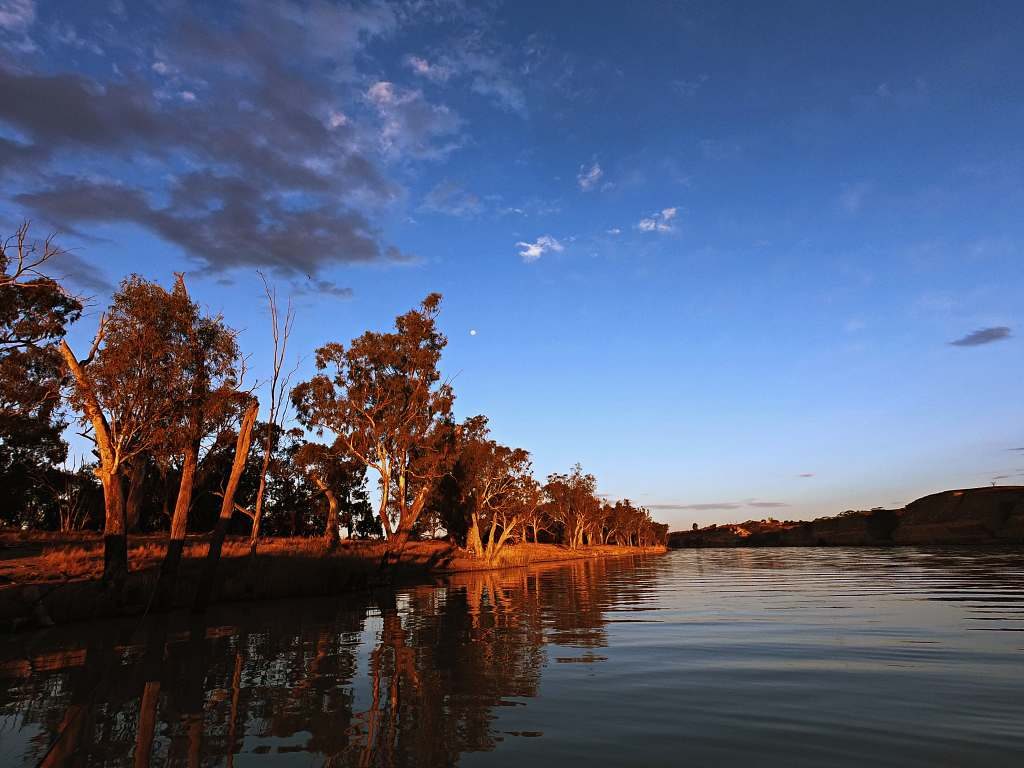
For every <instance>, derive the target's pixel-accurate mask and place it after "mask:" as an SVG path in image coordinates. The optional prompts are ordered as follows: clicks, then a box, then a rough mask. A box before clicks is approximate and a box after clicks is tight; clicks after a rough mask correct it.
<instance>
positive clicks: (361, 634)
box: [0, 549, 1024, 768]
mask: <svg viewBox="0 0 1024 768" xmlns="http://www.w3.org/2000/svg"><path fill="white" fill-rule="evenodd" d="M0 662H2V667H0V674H2V675H3V678H4V679H3V680H2V682H0V687H2V689H3V690H2V691H0V765H3V766H19V765H36V764H38V763H40V762H41V761H44V760H49V763H48V764H51V765H63V764H87V765H101V764H104V765H160V766H163V765H204V766H205V765H232V764H234V765H257V766H278V765H282V766H283V765H338V766H340V765H361V766H374V765H387V766H390V765H417V766H442V765H451V764H454V763H458V764H460V765H469V766H476V765H479V766H496V765H510V766H511V765H515V766H522V765H528V766H531V768H535V767H537V766H546V765H552V766H555V765H559V766H566V765H576V764H582V763H584V762H586V763H587V764H589V765H638V766H657V765H664V766H670V765H671V766H679V765H695V766H712V765H713V766H721V765H759V766H763V765H779V766H798V765H807V766H827V765H844V766H846V765H849V766H862V765H892V766H913V765H921V766H936V765H956V766H965V765H978V766H997V765H1006V766H1020V765H1024V552H1022V551H1020V550H1017V551H1012V550H972V549H946V550H940V549H922V550H912V549H904V550H872V549H814V550H812V549H775V550H703V551H701V550H690V551H679V552H674V553H671V554H669V555H666V556H664V557H648V558H621V559H616V560H610V561H604V562H585V563H576V564H572V565H563V566H555V567H548V568H540V569H536V570H530V571H518V572H503V573H498V574H488V575H476V576H472V577H459V578H454V579H452V580H451V581H450V582H448V583H445V584H441V585H438V586H431V587H420V588H414V589H408V590H400V591H398V592H396V593H382V594H377V595H373V596H366V597H360V598H356V599H353V598H346V599H344V600H316V601H293V602H280V603H260V604H248V605H241V606H229V607H219V608H217V609H215V610H212V611H211V613H210V614H209V615H208V617H207V618H206V620H205V622H204V623H203V624H201V625H198V624H194V623H193V624H190V623H189V618H188V617H185V616H175V617H171V618H170V619H169V620H166V619H165V620H163V621H162V622H161V620H160V619H155V620H151V621H147V622H145V623H143V624H141V625H140V624H139V623H138V622H137V621H135V622H121V623H107V624H101V625H95V626H90V627H85V626H80V627H64V628H58V629H55V630H51V631H47V632H45V633H35V634H23V635H17V636H13V637H9V638H6V639H4V640H3V641H2V642H0Z"/></svg>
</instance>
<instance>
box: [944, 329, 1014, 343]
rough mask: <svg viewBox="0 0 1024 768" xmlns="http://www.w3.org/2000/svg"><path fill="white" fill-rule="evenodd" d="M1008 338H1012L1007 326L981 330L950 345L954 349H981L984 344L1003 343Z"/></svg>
mask: <svg viewBox="0 0 1024 768" xmlns="http://www.w3.org/2000/svg"><path fill="white" fill-rule="evenodd" d="M1008 338H1010V329H1009V328H1007V327H1006V326H1005V325H998V326H993V327H992V328H979V329H978V330H976V331H973V332H972V333H968V334H967V335H966V336H964V337H963V338H960V339H956V340H955V341H951V342H949V343H950V345H951V346H954V347H980V346H981V345H982V344H991V343H992V342H993V341H1002V340H1003V339H1008Z"/></svg>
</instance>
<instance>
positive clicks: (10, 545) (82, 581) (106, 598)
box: [0, 533, 667, 630]
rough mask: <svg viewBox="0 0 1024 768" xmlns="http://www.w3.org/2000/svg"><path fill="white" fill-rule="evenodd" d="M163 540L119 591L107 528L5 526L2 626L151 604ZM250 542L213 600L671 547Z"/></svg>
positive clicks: (102, 615)
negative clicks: (103, 573) (109, 583)
mask: <svg viewBox="0 0 1024 768" xmlns="http://www.w3.org/2000/svg"><path fill="white" fill-rule="evenodd" d="M166 542H167V536H166V534H162V535H161V534H156V535H143V536H138V537H132V539H131V541H130V546H131V550H132V552H131V557H132V560H131V561H132V563H133V564H137V569H135V570H133V571H132V573H131V574H130V576H129V579H128V582H127V584H126V585H125V588H124V591H123V593H122V594H121V596H120V599H118V600H114V599H113V598H112V597H111V596H110V595H109V594H108V593H106V592H104V591H103V590H102V589H101V585H100V580H99V577H100V570H101V568H102V557H103V554H102V552H103V539H102V537H101V536H99V535H89V534H85V535H77V536H61V535H55V534H41V535H40V534H33V533H27V534H22V533H7V534H0V582H2V583H0V626H5V627H6V628H7V629H9V630H15V629H22V628H33V627H45V626H50V625H53V624H67V623H71V622H76V621H89V620H93V619H107V618H117V617H125V616H136V615H142V614H144V613H146V612H147V608H148V606H149V603H150V600H151V597H152V593H153V589H154V586H155V583H156V577H157V573H158V570H159V563H160V562H161V560H162V559H163V556H164V551H165V547H166ZM248 547H249V543H248V537H247V536H246V537H230V538H229V539H228V541H227V542H226V544H225V549H224V553H223V556H222V561H221V568H222V577H221V581H220V584H219V585H218V588H217V592H216V595H215V596H214V599H213V601H212V602H214V603H224V602H237V601H247V600H253V601H258V600H267V599H280V598H289V597H294V598H302V597H318V596H330V595H341V594H345V593H350V592H356V591H360V590H366V589H374V588H385V587H390V586H412V585H415V584H420V583H424V582H427V581H430V580H432V579H435V578H438V577H444V576H448V575H451V574H457V573H470V572H476V571H495V570H505V569H509V568H523V567H528V566H531V565H537V564H542V563H563V562H573V561H577V560H592V559H596V558H607V557H622V556H626V555H639V554H644V555H646V554H663V553H665V552H666V551H667V548H666V547H664V546H655V547H626V546H612V545H594V546H586V547H581V548H579V549H575V550H574V549H570V548H569V547H567V546H565V545H562V544H536V543H521V544H518V545H511V546H507V547H505V549H504V550H503V551H502V553H501V557H500V559H499V561H498V562H496V563H489V562H487V561H485V560H481V559H478V558H474V557H472V556H471V555H469V554H468V553H467V552H465V551H464V550H461V549H459V548H457V547H454V546H453V545H451V544H448V543H447V542H441V541H415V542H410V543H409V544H407V545H406V546H405V548H404V550H403V551H402V552H401V554H400V556H399V557H398V558H397V559H396V558H395V555H394V554H393V553H392V554H391V555H388V554H387V549H386V547H385V545H384V544H383V543H382V542H380V541H345V542H342V543H341V544H339V545H338V546H337V547H335V548H334V549H333V550H326V549H325V548H324V545H323V543H322V542H321V541H320V540H319V539H304V540H299V541H297V540H295V539H292V538H282V539H266V540H261V542H260V547H259V553H258V555H257V558H256V561H255V563H253V562H252V561H251V560H250V559H249V557H248ZM206 549H207V537H206V536H205V535H197V536H190V537H189V538H188V540H187V543H186V547H185V552H184V559H183V561H182V571H181V576H180V578H179V584H178V588H177V592H176V596H175V600H174V607H175V609H187V608H188V607H189V606H191V603H192V596H193V594H194V592H195V589H196V584H197V581H198V576H199V565H200V563H201V562H202V559H203V558H204V557H205V555H206ZM385 561H386V565H385ZM54 574H56V575H54Z"/></svg>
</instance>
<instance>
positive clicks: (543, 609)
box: [0, 561, 637, 766]
mask: <svg viewBox="0 0 1024 768" xmlns="http://www.w3.org/2000/svg"><path fill="white" fill-rule="evenodd" d="M630 565H631V563H628V562H624V561H618V562H616V563H615V564H614V565H613V566H611V567H613V568H615V569H616V570H620V571H621V570H622V569H625V568H629V567H630ZM608 568H609V564H608V563H607V562H600V561H587V562H580V563H575V564H572V565H568V566H566V565H561V566H551V567H548V568H537V569H532V570H529V571H525V570H518V571H505V572H486V573H478V574H467V575H461V576H458V577H454V578H452V579H451V580H450V581H449V582H447V583H445V584H442V585H437V586H424V587H419V588H413V589H409V590H401V591H397V592H392V591H388V592H381V593H379V594H373V595H365V596H360V597H348V598H345V599H342V600H333V601H332V600H316V601H295V602H274V603H261V604H246V605H239V606H233V607H220V608H218V609H216V610H213V611H211V612H210V613H209V614H208V617H207V618H206V619H205V620H204V621H202V623H197V622H196V621H195V620H193V619H191V618H190V617H185V616H171V617H167V616H154V617H149V618H147V619H145V620H144V621H143V622H142V623H141V624H140V623H133V622H127V621H125V622H108V623H102V624H96V625H91V626H76V627H65V628H58V629H55V630H52V631H48V632H46V633H40V634H35V635H26V636H19V637H14V638H10V639H9V640H8V641H7V643H6V644H5V646H4V647H3V648H2V652H3V658H6V659H7V661H6V662H5V663H4V666H3V672H4V673H5V675H6V676H7V677H8V678H9V682H10V686H9V688H8V690H7V691H6V692H5V693H4V694H0V703H2V713H3V716H4V719H5V723H6V728H5V730H4V731H3V734H2V736H0V738H2V741H3V752H2V755H3V757H4V758H5V759H6V762H5V764H11V765H15V764H23V765H30V764H43V765H93V764H101V763H102V764H109V765H129V764H131V765H134V766H148V765H188V766H198V765H207V764H226V765H232V764H233V762H234V757H235V755H237V754H239V753H244V754H245V755H246V757H247V758H250V757H252V756H258V755H267V756H273V755H285V754H288V753H292V752H306V753H312V754H313V755H315V756H316V757H317V758H318V760H317V762H320V763H322V764H325V765H359V766H378V765H379V766H400V765H428V766H432V765H438V766H440V765H451V764H453V763H454V762H456V761H457V760H458V757H459V755H460V754H461V753H463V752H467V751H480V750H491V749H494V747H495V746H496V745H497V744H498V743H499V742H500V741H501V740H502V739H503V738H504V736H505V735H506V734H502V733H499V732H498V731H497V730H496V729H495V728H494V725H493V724H494V720H495V714H494V713H495V710H496V709H497V708H500V707H505V706H515V705H517V704H522V701H521V700H523V699H529V698H531V697H534V696H535V695H536V694H537V689H538V686H539V684H540V678H541V672H542V670H543V668H544V666H545V663H546V661H547V652H546V650H545V646H546V644H547V643H548V642H551V641H554V642H557V643H559V644H561V645H566V646H576V647H578V648H580V649H591V648H597V647H601V646H603V645H604V644H605V643H606V641H607V640H606V635H605V632H604V629H603V627H604V624H605V618H604V612H605V610H606V609H607V608H608V606H610V605H612V604H614V603H618V602H622V601H627V600H628V599H629V595H630V593H631V592H634V591H635V590H636V589H637V587H636V585H634V584H632V583H631V582H629V581H628V580H621V579H609V578H607V573H606V572H607V570H608ZM558 660H562V656H559V659H558ZM523 735H527V736H529V735H534V734H531V733H526V734H523ZM271 762H273V761H271Z"/></svg>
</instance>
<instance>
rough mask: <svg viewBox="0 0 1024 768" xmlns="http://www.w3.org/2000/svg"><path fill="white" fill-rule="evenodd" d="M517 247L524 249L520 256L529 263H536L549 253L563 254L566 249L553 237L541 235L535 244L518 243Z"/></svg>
mask: <svg viewBox="0 0 1024 768" xmlns="http://www.w3.org/2000/svg"><path fill="white" fill-rule="evenodd" d="M516 246H518V247H519V248H521V249H522V250H520V251H519V256H520V257H521V258H522V260H523V261H525V262H527V263H529V262H531V261H536V260H537V259H539V258H540V257H541V256H543V255H544V254H545V253H547V252H548V251H554V252H555V253H561V252H562V251H564V250H565V247H564V246H563V245H562V244H561V243H560V242H558V240H556V239H555V238H553V237H551V235H541V236H540V237H538V238H537V240H536V241H535V242H532V243H526V242H519V243H516Z"/></svg>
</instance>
